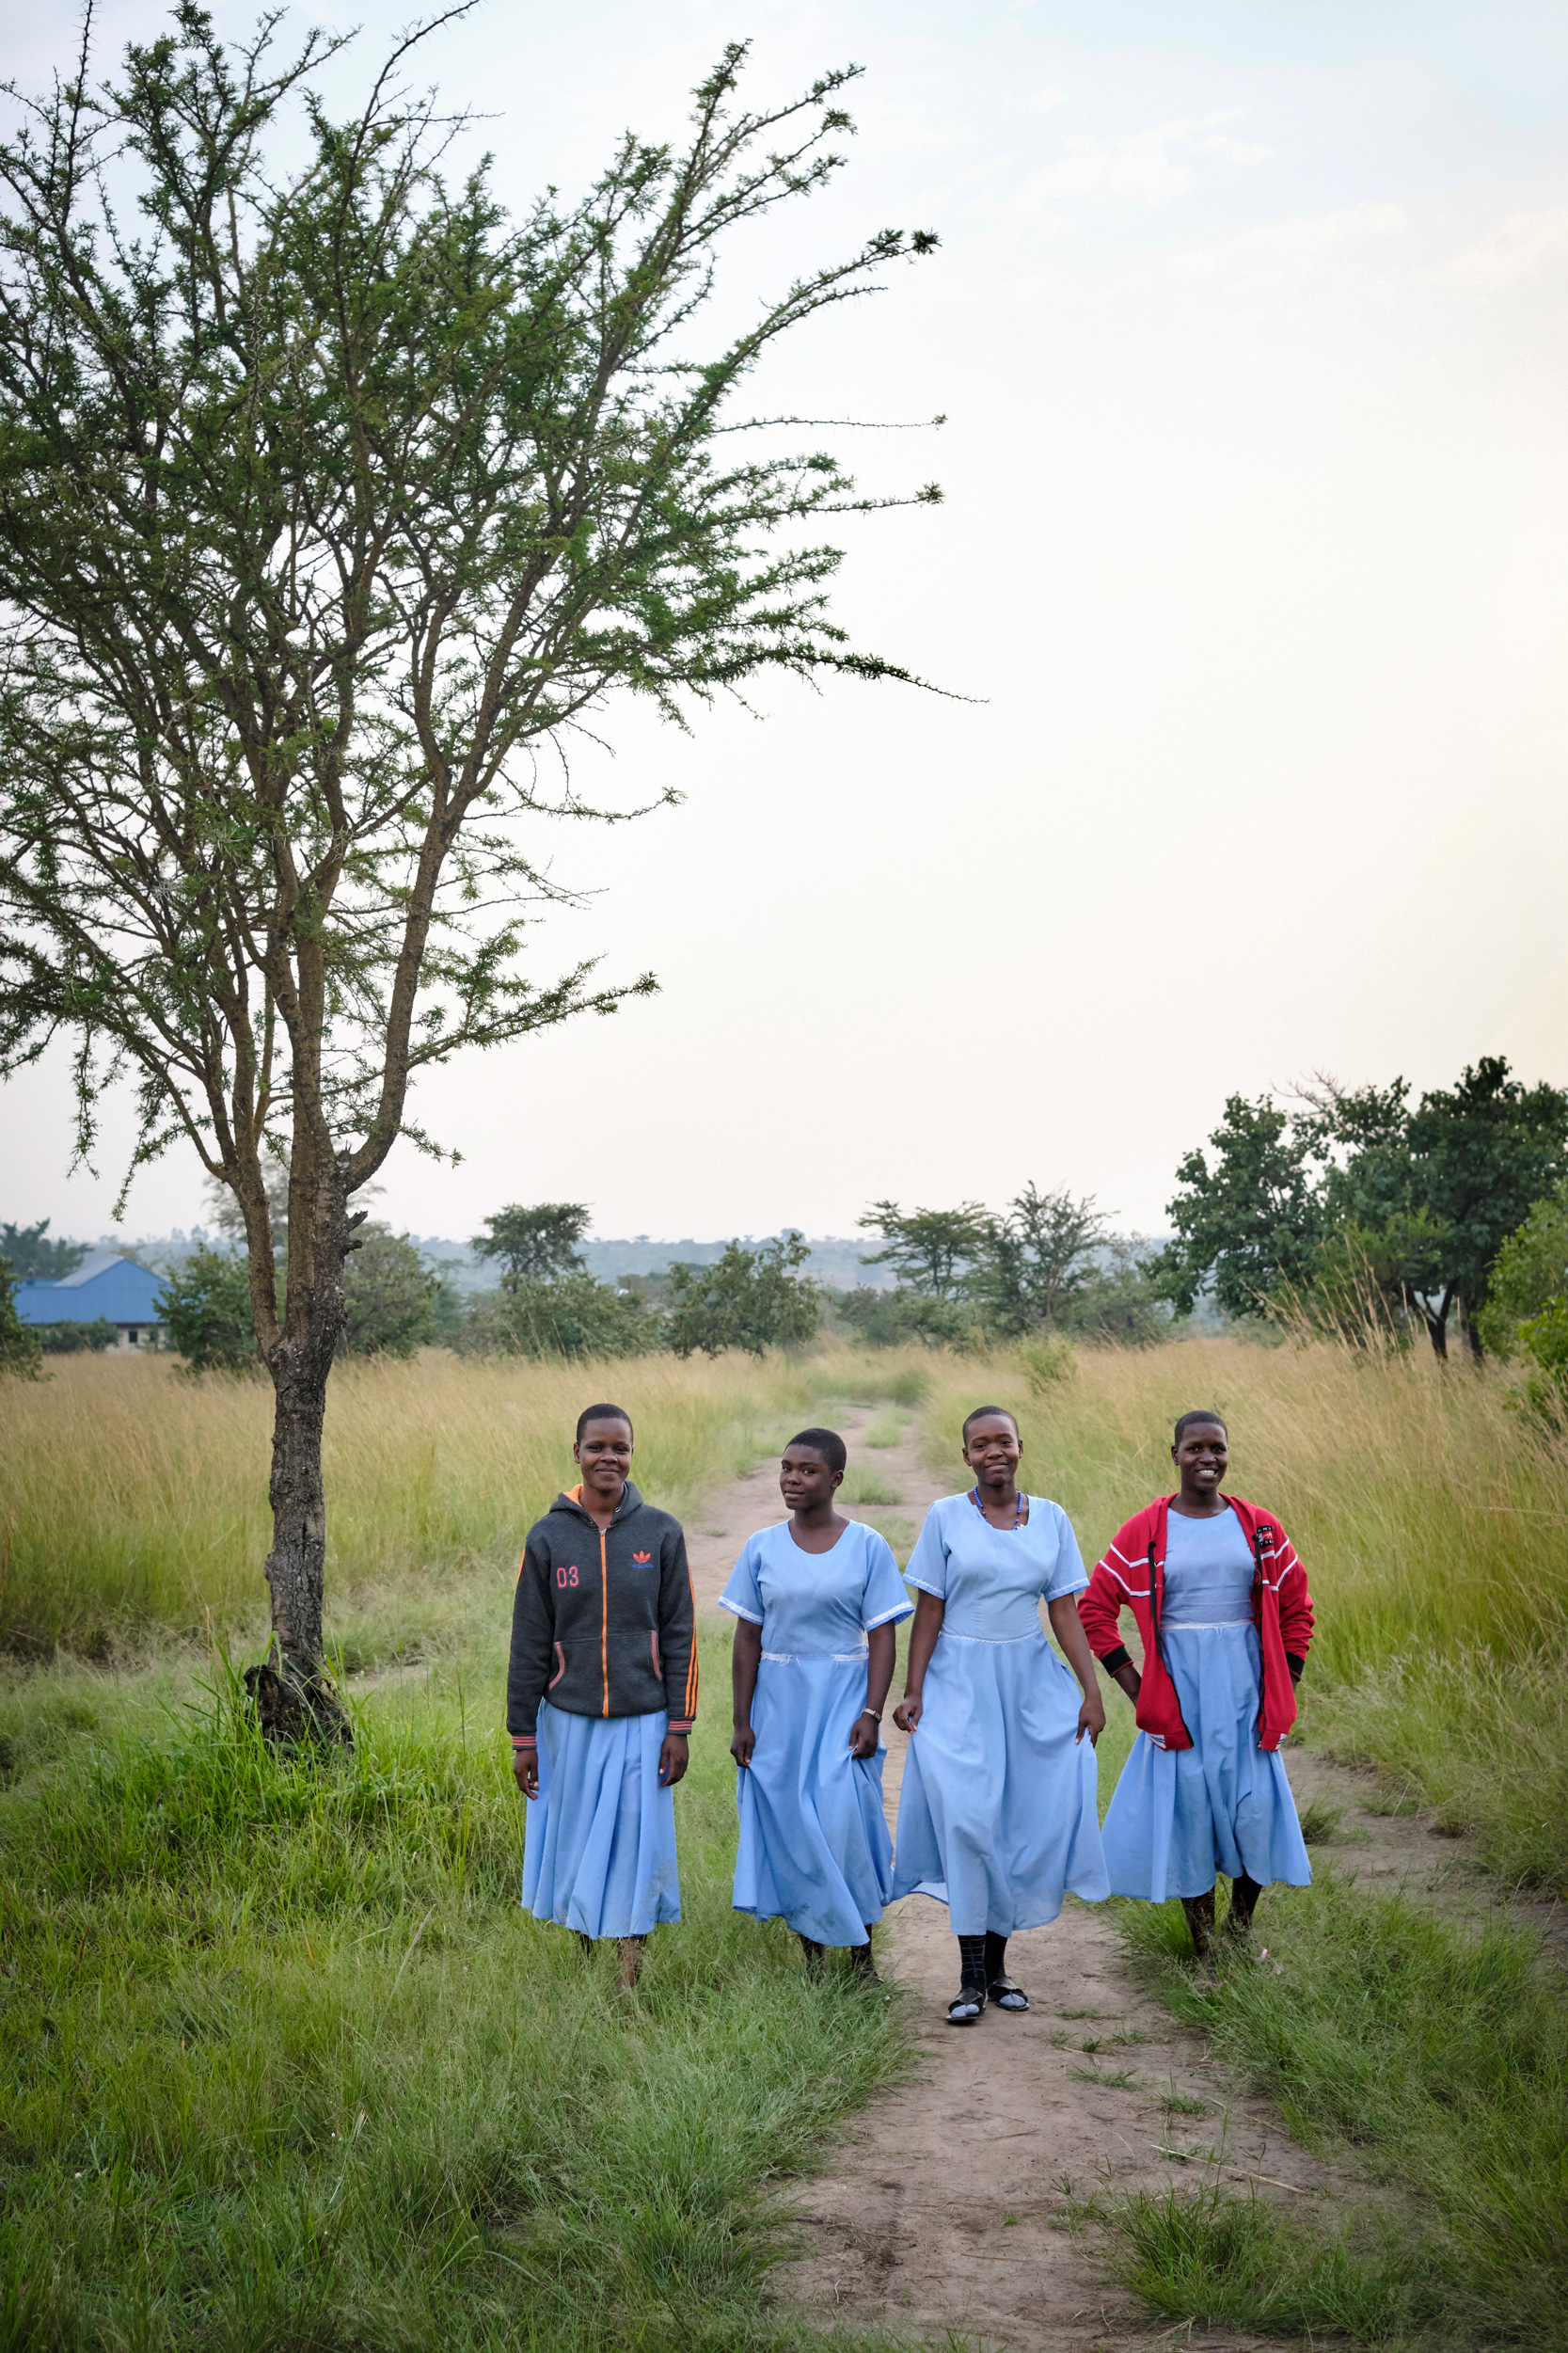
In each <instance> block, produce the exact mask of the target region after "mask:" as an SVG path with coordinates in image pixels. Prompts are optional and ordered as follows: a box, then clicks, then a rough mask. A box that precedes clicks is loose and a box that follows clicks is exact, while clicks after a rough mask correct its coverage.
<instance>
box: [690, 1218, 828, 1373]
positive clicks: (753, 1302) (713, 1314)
mask: <svg viewBox="0 0 1568 2353" xmlns="http://www.w3.org/2000/svg"><path fill="white" fill-rule="evenodd" d="M810 1256H811V1249H810V1246H809V1245H808V1243H807V1242H806V1239H805V1237H804V1235H803V1234H800V1233H797V1232H784V1233H780V1234H775V1235H774V1237H773V1239H772V1241H770V1242H765V1243H764V1244H763V1245H762V1247H761V1248H760V1249H756V1250H749V1249H747V1248H745V1246H744V1244H742V1243H740V1242H728V1243H726V1244H725V1246H724V1254H723V1256H722V1257H721V1259H719V1260H717V1261H716V1262H715V1264H713V1265H711V1266H689V1265H686V1264H681V1263H679V1262H677V1264H675V1265H673V1266H672V1267H671V1269H670V1281H669V1289H668V1292H667V1294H666V1296H667V1297H668V1300H669V1309H668V1312H667V1315H666V1319H665V1331H666V1335H667V1337H668V1340H669V1343H670V1345H671V1347H672V1348H673V1350H674V1351H675V1354H676V1355H677V1356H681V1357H689V1356H690V1355H691V1353H692V1352H693V1350H694V1349H697V1348H701V1349H702V1350H703V1352H704V1354H705V1355H706V1356H710V1357H717V1356H722V1354H723V1353H724V1351H725V1349H726V1348H744V1349H746V1350H747V1351H748V1352H749V1353H750V1354H751V1355H752V1356H758V1357H760V1356H761V1355H763V1354H764V1352H765V1351H766V1350H767V1349H768V1348H799V1347H801V1346H803V1345H804V1343H806V1342H807V1341H808V1340H810V1339H811V1338H812V1337H813V1335H814V1334H815V1332H816V1327H817V1325H818V1323H819V1322H820V1320H821V1314H822V1295H821V1292H820V1290H819V1288H818V1286H817V1285H816V1283H815V1282H813V1281H812V1280H810V1278H809V1277H808V1276H805V1275H802V1274H801V1273H800V1268H801V1267H802V1266H803V1265H804V1264H805V1263H806V1261H807V1260H808V1259H809V1258H810Z"/></svg>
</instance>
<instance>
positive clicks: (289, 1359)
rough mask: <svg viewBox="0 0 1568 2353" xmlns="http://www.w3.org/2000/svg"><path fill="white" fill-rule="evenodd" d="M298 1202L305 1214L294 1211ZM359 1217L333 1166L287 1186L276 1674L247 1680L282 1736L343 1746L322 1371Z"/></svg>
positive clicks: (277, 1351) (275, 1547)
mask: <svg viewBox="0 0 1568 2353" xmlns="http://www.w3.org/2000/svg"><path fill="white" fill-rule="evenodd" d="M302 1157H303V1155H302ZM307 1202H309V1206H310V1207H312V1208H313V1209H314V1210H315V1212H316V1215H315V1216H314V1217H309V1216H301V1215H300V1214H299V1212H300V1209H301V1208H302V1207H303V1206H304V1205H305V1204H306V1203H307ZM359 1222H360V1221H359V1219H358V1218H357V1217H356V1218H354V1219H353V1220H351V1219H350V1218H349V1216H348V1215H347V1208H346V1203H345V1201H344V1200H343V1196H342V1188H341V1181H340V1179H339V1177H338V1173H337V1171H336V1169H328V1171H327V1173H326V1177H325V1184H314V1183H308V1184H306V1185H304V1186H298V1187H292V1188H291V1215H290V1223H289V1277H288V1302H287V1307H286V1310H285V1313H284V1322H283V1329H282V1331H281V1332H280V1333H279V1334H278V1336H277V1340H276V1342H275V1343H274V1344H273V1346H272V1347H271V1349H270V1350H268V1351H267V1352H266V1355H267V1370H268V1371H269V1372H270V1374H271V1375H272V1381H273V1390H274V1394H275V1405H274V1411H273V1425H272V1478H271V1481H270V1484H269V1488H268V1494H269V1498H270V1501H271V1503H272V1530H273V1534H272V1550H271V1551H270V1552H269V1553H268V1555H267V1563H266V1569H265V1575H266V1580H267V1583H268V1584H269V1585H270V1586H271V1588H272V1634H273V1646H274V1650H275V1653H276V1659H277V1670H276V1673H277V1685H276V1686H269V1687H265V1688H263V1687H262V1686H261V1685H260V1684H258V1685H253V1686H252V1689H253V1690H254V1691H255V1694H256V1699H257V1705H258V1708H259V1710H260V1712H261V1719H262V1724H263V1726H264V1727H265V1728H266V1729H267V1730H268V1731H269V1733H271V1734H273V1735H274V1736H276V1737H279V1738H284V1739H287V1738H290V1737H298V1736H299V1735H300V1734H302V1733H314V1734H315V1735H316V1736H317V1737H318V1738H319V1739H322V1740H325V1741H341V1742H345V1743H347V1742H350V1741H352V1739H353V1733H352V1731H351V1729H350V1726H349V1720H348V1715H347V1711H346V1710H345V1709H344V1707H343V1704H342V1701H341V1699H340V1697H339V1696H338V1690H337V1686H336V1685H335V1684H334V1682H333V1680H332V1677H331V1676H330V1675H329V1674H328V1673H327V1670H326V1666H325V1661H324V1660H323V1658H322V1604H323V1598H324V1594H325V1576H326V1490H325V1483H324V1481H323V1478H322V1427H323V1423H325V1419H326V1380H327V1375H328V1374H329V1373H330V1372H331V1370H332V1359H333V1357H334V1355H335V1354H336V1352H337V1346H338V1342H339V1339H340V1337H341V1332H342V1325H343V1282H342V1267H343V1259H344V1257H345V1255H346V1253H347V1252H348V1250H350V1249H351V1248H354V1247H355V1246H354V1243H353V1241H352V1239H351V1234H350V1227H351V1224H354V1225H357V1224H358V1223H359ZM310 1226H313V1227H314V1228H315V1231H314V1232H313V1233H312V1232H309V1231H308V1229H309V1227H310ZM324 1228H325V1232H324V1231H323V1229H324ZM247 1679H248V1678H247Z"/></svg>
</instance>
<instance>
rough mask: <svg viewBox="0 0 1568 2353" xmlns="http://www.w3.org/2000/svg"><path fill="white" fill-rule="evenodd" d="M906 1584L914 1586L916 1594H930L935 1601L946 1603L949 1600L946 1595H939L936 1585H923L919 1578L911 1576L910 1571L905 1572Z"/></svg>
mask: <svg viewBox="0 0 1568 2353" xmlns="http://www.w3.org/2000/svg"><path fill="white" fill-rule="evenodd" d="M904 1582H905V1584H906V1585H912V1586H913V1587H914V1589H915V1591H916V1593H928V1594H929V1595H930V1597H931V1598H932V1600H933V1601H945V1600H946V1598H947V1596H946V1595H945V1594H944V1593H938V1591H937V1589H936V1587H935V1585H923V1584H922V1583H921V1582H920V1580H919V1578H918V1577H911V1575H910V1572H909V1570H908V1569H905V1571H904Z"/></svg>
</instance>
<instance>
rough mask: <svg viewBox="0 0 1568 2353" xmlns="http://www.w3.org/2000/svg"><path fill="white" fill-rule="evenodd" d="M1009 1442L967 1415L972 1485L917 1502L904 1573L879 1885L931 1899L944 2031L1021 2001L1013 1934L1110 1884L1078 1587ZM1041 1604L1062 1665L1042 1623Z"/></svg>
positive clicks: (1100, 1713) (1075, 1571)
mask: <svg viewBox="0 0 1568 2353" xmlns="http://www.w3.org/2000/svg"><path fill="white" fill-rule="evenodd" d="M1022 1452H1023V1448H1022V1442H1021V1440H1020V1438H1019V1434H1018V1424H1017V1423H1016V1422H1015V1421H1014V1419H1013V1417H1012V1415H1011V1414H1010V1413H1008V1412H1006V1410H1005V1409H1004V1408H1003V1407H998V1406H982V1407H978V1408H977V1410H976V1411H975V1412H974V1413H972V1414H971V1415H970V1417H969V1419H968V1421H967V1422H965V1423H964V1426H963V1457H964V1461H965V1463H966V1464H967V1465H968V1467H969V1469H970V1471H971V1472H972V1473H973V1475H974V1486H973V1487H971V1488H970V1490H969V1492H968V1493H967V1494H964V1495H948V1496H944V1497H943V1498H942V1502H939V1503H933V1504H932V1506H931V1508H930V1510H929V1511H928V1512H927V1515H926V1525H925V1527H924V1528H923V1529H922V1530H921V1533H920V1541H919V1543H918V1544H917V1545H916V1546H915V1549H914V1551H913V1553H912V1554H911V1558H910V1565H909V1567H908V1568H907V1569H906V1570H905V1572H904V1574H905V1576H906V1577H907V1578H908V1580H909V1582H910V1583H911V1585H913V1586H915V1587H916V1588H917V1590H918V1592H919V1596H920V1598H919V1600H918V1602H917V1604H916V1606H915V1614H914V1626H913V1629H912V1630H911V1635H910V1663H909V1675H908V1679H907V1680H906V1683H905V1686H904V1697H903V1700H902V1702H901V1703H900V1705H899V1706H898V1707H897V1708H896V1709H895V1711H894V1722H895V1724H897V1725H899V1726H900V1727H901V1728H902V1729H903V1730H904V1731H906V1732H910V1733H912V1734H913V1735H914V1737H913V1739H912V1740H911V1742H910V1750H909V1755H908V1757H906V1759H905V1762H904V1786H903V1789H902V1790H901V1791H900V1793H899V1799H898V1840H897V1864H896V1868H895V1873H894V1893H895V1895H897V1896H905V1895H911V1894H913V1895H922V1896H934V1897H935V1898H936V1899H937V1900H938V1901H939V1902H944V1903H945V1904H946V1905H947V1909H948V1916H949V1917H950V1919H951V1921H952V1923H953V1928H954V1932H955V1933H956V1934H957V1936H958V1952H959V1984H958V1999H957V2000H956V2001H954V2002H951V2003H950V2004H949V2005H948V2011H947V2016H948V2020H949V2022H950V2024H952V2025H953V2026H973V2025H974V2021H975V2020H976V2019H977V2018H978V2017H979V2016H980V2015H981V2013H982V2012H983V2011H984V2010H985V2008H986V2005H987V2002H988V2001H990V2002H994V2003H995V2004H996V2005H997V2007H998V2008H1000V2009H1002V2010H1011V2011H1019V2010H1027V2009H1028V2007H1029V2002H1028V1996H1027V1995H1025V1994H1024V1992H1023V1990H1022V1987H1021V1986H1018V1985H1015V1984H1014V1983H1013V1981H1012V1979H1010V1978H1009V1977H1008V1976H1007V1974H1006V1951H1007V1939H1008V1937H1009V1936H1010V1935H1011V1934H1012V1932H1013V1931H1014V1929H1020V1928H1041V1927H1043V1926H1044V1925H1045V1924H1046V1922H1047V1921H1050V1920H1053V1919H1054V1918H1055V1917H1056V1916H1057V1914H1058V1913H1059V1912H1060V1910H1061V1908H1062V1897H1063V1894H1064V1892H1065V1891H1067V1890H1070V1891H1071V1893H1072V1894H1073V1895H1075V1896H1081V1897H1083V1898H1084V1900H1085V1901H1086V1902H1089V1903H1099V1902H1101V1900H1102V1899H1103V1898H1104V1897H1106V1896H1108V1895H1109V1894H1110V1883H1109V1881H1108V1880H1107V1878H1106V1876H1105V1858H1104V1856H1103V1854H1102V1853H1101V1846H1100V1820H1099V1813H1098V1808H1097V1805H1096V1794H1095V1790H1096V1776H1095V1756H1094V1744H1095V1742H1096V1741H1098V1740H1099V1738H1100V1735H1101V1732H1102V1731H1103V1730H1104V1728H1105V1709H1104V1706H1103V1704H1102V1702H1101V1696H1100V1686H1099V1684H1098V1682H1097V1681H1096V1678H1095V1671H1094V1659H1093V1656H1092V1654H1091V1652H1090V1650H1089V1646H1088V1643H1087V1642H1086V1640H1085V1635H1084V1630H1083V1627H1082V1626H1081V1625H1080V1624H1079V1621H1078V1604H1077V1602H1076V1600H1075V1599H1074V1596H1075V1595H1076V1594H1079V1593H1081V1592H1082V1591H1083V1589H1084V1587H1085V1584H1086V1583H1087V1582H1088V1580H1087V1578H1086V1577H1085V1574H1084V1564H1083V1562H1082V1560H1081V1559H1080V1557H1079V1552H1078V1543H1077V1539H1076V1537H1075V1536H1074V1535H1073V1533H1072V1527H1071V1524H1070V1522H1069V1519H1068V1516H1067V1514H1066V1513H1065V1512H1064V1511H1063V1510H1062V1508H1061V1506H1060V1504H1059V1503H1051V1502H1047V1501H1046V1500H1045V1498H1044V1497H1043V1496H1038V1495H1025V1494H1023V1493H1022V1492H1021V1491H1020V1488H1019V1486H1018V1478H1017V1473H1018V1465H1019V1459H1020V1456H1021V1455H1022ZM1042 1598H1043V1600H1044V1601H1045V1603H1046V1606H1047V1610H1048V1613H1049V1615H1050V1618H1051V1630H1052V1632H1053V1634H1054V1635H1055V1637H1056V1640H1057V1642H1058V1643H1060V1645H1061V1646H1062V1649H1063V1650H1064V1651H1065V1653H1066V1654H1067V1658H1068V1661H1069V1664H1070V1666H1071V1669H1072V1674H1070V1675H1069V1672H1068V1669H1067V1667H1065V1666H1063V1664H1062V1662H1061V1660H1060V1659H1058V1658H1057V1656H1056V1653H1055V1652H1054V1651H1053V1649H1052V1647H1051V1646H1050V1644H1049V1643H1048V1642H1047V1641H1046V1639H1045V1635H1044V1632H1043V1631H1042V1630H1041V1627H1040V1622H1039V1612H1038V1608H1037V1604H1038V1603H1039V1601H1040V1600H1041V1599H1042ZM1073 1676H1076V1677H1077V1678H1078V1682H1077V1685H1076V1686H1075V1685H1074V1682H1073ZM1080 1688H1081V1690H1082V1694H1083V1696H1082V1700H1080V1696H1079V1691H1080ZM1085 1732H1086V1733H1087V1734H1088V1739H1087V1741H1085V1738H1084V1735H1085Z"/></svg>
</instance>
